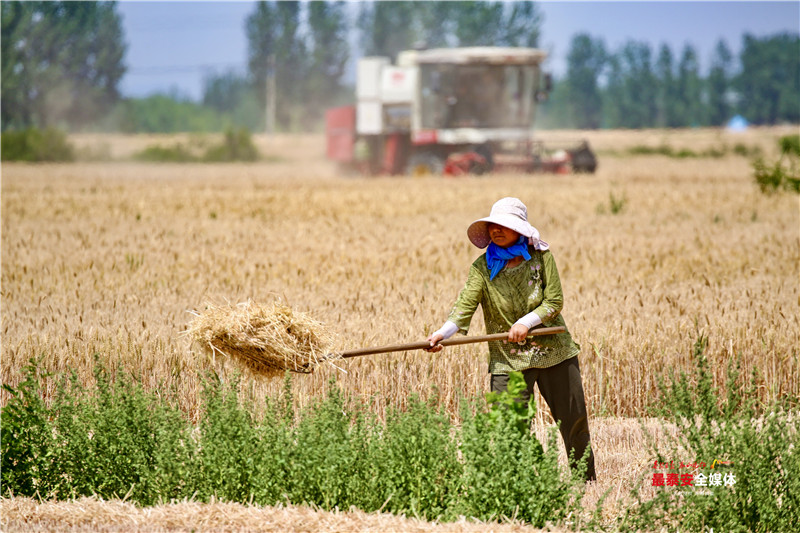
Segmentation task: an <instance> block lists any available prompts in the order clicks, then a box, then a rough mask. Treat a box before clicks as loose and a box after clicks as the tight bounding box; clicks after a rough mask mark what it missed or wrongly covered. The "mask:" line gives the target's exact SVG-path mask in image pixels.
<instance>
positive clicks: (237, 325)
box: [186, 300, 333, 377]
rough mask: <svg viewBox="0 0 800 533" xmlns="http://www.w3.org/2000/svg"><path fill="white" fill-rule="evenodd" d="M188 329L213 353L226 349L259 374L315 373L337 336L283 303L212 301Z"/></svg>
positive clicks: (233, 356) (188, 331) (194, 337)
mask: <svg viewBox="0 0 800 533" xmlns="http://www.w3.org/2000/svg"><path fill="white" fill-rule="evenodd" d="M191 313H192V314H193V315H195V319H194V320H193V321H192V322H191V324H190V325H189V328H188V329H187V330H186V334H188V335H189V336H190V337H192V339H194V340H195V341H197V342H198V343H200V344H201V345H202V346H203V347H205V348H206V349H208V350H209V351H210V352H211V353H212V354H214V355H216V354H222V355H224V356H227V357H229V358H231V359H234V360H235V361H237V362H238V363H240V364H241V365H244V366H245V367H247V368H248V369H250V370H251V371H252V372H253V373H254V374H257V375H261V376H265V377H273V376H277V375H283V373H284V371H286V370H291V371H293V372H311V371H312V370H313V369H314V367H315V366H317V365H318V364H320V363H321V362H322V360H323V359H324V358H325V354H326V352H325V350H326V349H327V348H328V346H330V344H331V342H332V340H333V336H332V335H331V334H330V333H329V331H328V330H327V329H326V327H325V326H324V324H322V323H321V322H318V321H316V320H314V319H312V318H311V317H309V316H308V315H306V314H303V313H298V312H296V311H293V310H292V309H291V308H290V307H288V306H286V305H284V304H282V303H280V302H272V303H269V304H258V303H254V302H252V301H249V300H248V301H247V302H242V303H239V304H236V305H231V304H225V305H216V304H213V303H207V304H206V305H205V310H204V311H203V312H202V313H199V312H197V311H191Z"/></svg>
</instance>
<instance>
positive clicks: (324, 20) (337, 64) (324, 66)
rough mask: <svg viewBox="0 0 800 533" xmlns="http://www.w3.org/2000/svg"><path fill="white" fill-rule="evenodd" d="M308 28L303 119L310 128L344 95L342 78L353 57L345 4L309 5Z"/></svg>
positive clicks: (311, 3)
mask: <svg viewBox="0 0 800 533" xmlns="http://www.w3.org/2000/svg"><path fill="white" fill-rule="evenodd" d="M308 27H309V30H310V32H309V33H310V43H309V45H308V48H309V54H308V56H309V65H308V75H307V77H306V80H305V81H306V86H307V90H308V97H307V98H306V102H307V103H306V106H305V113H304V116H303V122H304V127H305V128H306V129H309V128H311V127H313V126H314V125H315V124H316V123H319V122H320V121H321V119H322V117H323V114H324V111H325V109H326V108H328V107H331V106H332V105H335V103H336V101H337V96H338V95H339V94H340V92H341V80H342V76H343V75H344V73H345V67H346V66H347V61H348V59H349V58H350V46H349V44H348V42H347V34H348V29H349V28H348V20H347V11H346V4H345V2H320V1H314V2H309V3H308Z"/></svg>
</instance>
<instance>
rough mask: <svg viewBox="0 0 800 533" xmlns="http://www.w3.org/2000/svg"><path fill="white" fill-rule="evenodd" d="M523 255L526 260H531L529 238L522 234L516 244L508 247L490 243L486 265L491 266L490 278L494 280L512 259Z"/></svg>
mask: <svg viewBox="0 0 800 533" xmlns="http://www.w3.org/2000/svg"><path fill="white" fill-rule="evenodd" d="M520 255H521V256H522V257H524V258H525V260H526V261H528V260H530V258H531V254H529V253H528V238H527V237H525V236H524V235H520V237H519V239H518V240H517V242H516V243H515V244H512V245H511V246H509V247H508V248H503V247H502V246H497V245H496V244H495V243H493V242H492V243H489V247H488V248H486V265H487V266H488V267H489V280H493V279H494V278H495V276H497V274H499V273H500V271H501V270H503V268H505V266H506V263H508V261H509V260H510V259H514V258H515V257H518V256H520Z"/></svg>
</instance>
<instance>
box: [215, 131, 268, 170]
mask: <svg viewBox="0 0 800 533" xmlns="http://www.w3.org/2000/svg"><path fill="white" fill-rule="evenodd" d="M257 159H258V149H257V148H256V146H255V144H253V138H252V135H251V134H250V132H249V131H248V130H247V129H246V128H239V129H233V128H228V129H227V130H226V131H225V136H224V138H223V140H222V143H220V144H218V145H216V146H212V147H210V148H209V149H208V150H207V151H206V153H205V156H204V157H203V160H204V161H209V162H226V161H255V160H257Z"/></svg>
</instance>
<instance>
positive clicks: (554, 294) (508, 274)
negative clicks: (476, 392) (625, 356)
mask: <svg viewBox="0 0 800 533" xmlns="http://www.w3.org/2000/svg"><path fill="white" fill-rule="evenodd" d="M528 251H529V252H530V254H531V258H530V260H528V261H523V262H522V263H520V264H519V265H517V266H515V267H514V268H504V269H503V270H502V271H500V273H499V274H497V276H496V277H495V278H494V280H491V281H490V280H489V268H488V267H487V265H486V255H485V254H484V255H481V256H480V257H479V258H478V259H476V260H475V262H474V263H472V266H471V267H470V269H469V276H468V277H467V283H466V284H465V285H464V288H463V289H461V292H460V293H459V295H458V298H457V299H456V303H455V305H454V306H453V310H452V311H450V316H448V317H447V319H448V320H449V321H451V322H453V323H454V324H455V325H456V326H458V329H459V331H460V332H461V333H465V334H466V333H467V330H468V329H469V324H470V322H471V320H472V315H473V314H475V311H476V310H477V309H478V305H479V304H480V306H481V307H482V308H483V318H484V322H485V323H486V332H487V333H489V334H491V333H502V332H504V331H508V330H509V329H510V328H511V326H513V325H514V323H515V322H516V321H517V320H519V319H520V318H521V317H523V316H525V315H527V314H528V313H530V312H535V313H536V314H537V315H539V317H540V318H541V319H542V324H543V325H544V326H547V327H551V326H564V327H566V324H565V323H564V318H563V317H562V316H561V308H562V307H563V304H564V295H563V293H562V292H561V280H560V279H559V277H558V269H557V268H556V262H555V259H553V254H551V253H550V251H549V250H546V251H543V252H542V251H538V250H536V249H535V248H533V247H532V246H529V247H528ZM579 351H580V346H579V345H578V344H577V343H575V342H574V341H573V340H572V336H571V335H570V334H569V330H567V331H566V332H564V333H559V334H557V335H543V336H541V337H529V338H528V339H527V341H526V342H525V344H517V343H509V342H508V341H507V340H503V341H492V342H490V343H489V372H490V373H492V374H508V373H509V372H512V371H516V370H525V369H527V368H547V367H550V366H553V365H557V364H558V363H560V362H562V361H566V360H567V359H569V358H571V357H575V356H576V355H578V352H579Z"/></svg>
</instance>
